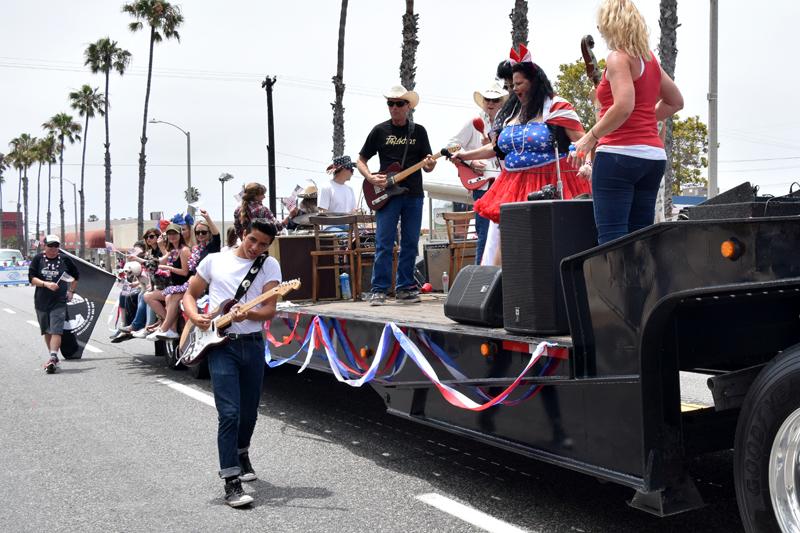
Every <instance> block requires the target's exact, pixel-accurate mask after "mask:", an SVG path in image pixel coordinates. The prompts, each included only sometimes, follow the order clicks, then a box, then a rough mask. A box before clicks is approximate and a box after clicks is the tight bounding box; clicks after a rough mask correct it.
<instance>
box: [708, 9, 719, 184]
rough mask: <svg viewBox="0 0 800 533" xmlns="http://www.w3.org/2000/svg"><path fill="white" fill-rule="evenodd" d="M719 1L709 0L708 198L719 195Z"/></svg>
mask: <svg viewBox="0 0 800 533" xmlns="http://www.w3.org/2000/svg"><path fill="white" fill-rule="evenodd" d="M718 2H719V0H710V6H711V16H710V21H709V25H710V28H709V46H708V197H709V198H713V197H714V196H716V195H717V194H718V193H719V187H718V186H717V145H718V144H719V142H718V140H717V48H718V46H717V45H718V42H717V41H718V35H719V31H718V30H719V24H718V19H717V11H718V6H719V3H718Z"/></svg>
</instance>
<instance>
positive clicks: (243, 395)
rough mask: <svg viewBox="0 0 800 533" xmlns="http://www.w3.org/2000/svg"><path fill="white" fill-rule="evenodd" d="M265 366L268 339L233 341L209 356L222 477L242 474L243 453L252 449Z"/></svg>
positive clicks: (214, 349)
mask: <svg viewBox="0 0 800 533" xmlns="http://www.w3.org/2000/svg"><path fill="white" fill-rule="evenodd" d="M264 364H265V363H264V338H263V337H261V336H260V335H259V336H258V337H252V338H244V339H237V340H229V341H228V342H227V343H226V344H224V345H222V346H218V347H216V348H212V350H211V352H210V353H209V356H208V370H209V372H210V374H211V385H212V387H213V389H214V402H215V403H216V405H217V415H218V420H219V425H218V427H217V450H218V451H219V476H220V477H222V478H226V477H232V476H238V475H239V474H240V473H241V472H242V468H241V466H240V465H239V453H241V452H245V451H247V449H248V448H249V447H250V438H251V437H252V436H253V430H254V429H255V427H256V418H258V404H259V401H260V400H261V383H262V382H263V381H264Z"/></svg>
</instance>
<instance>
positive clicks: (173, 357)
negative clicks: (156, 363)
mask: <svg viewBox="0 0 800 533" xmlns="http://www.w3.org/2000/svg"><path fill="white" fill-rule="evenodd" d="M166 347H167V353H166V356H167V357H166V358H167V367H168V368H171V369H173V370H182V369H184V368H186V367H185V366H183V365H182V364H181V363H180V361H178V359H179V358H180V353H181V351H180V349H179V348H178V341H177V340H168V341H166Z"/></svg>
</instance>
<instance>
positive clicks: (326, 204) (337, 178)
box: [317, 155, 356, 213]
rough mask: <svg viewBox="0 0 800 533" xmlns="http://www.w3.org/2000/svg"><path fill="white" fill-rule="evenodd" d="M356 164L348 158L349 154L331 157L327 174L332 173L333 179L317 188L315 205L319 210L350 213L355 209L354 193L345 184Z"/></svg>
mask: <svg viewBox="0 0 800 533" xmlns="http://www.w3.org/2000/svg"><path fill="white" fill-rule="evenodd" d="M355 166H356V164H355V163H353V162H352V161H351V160H350V156H349V155H341V156H339V157H335V158H334V159H333V163H331V164H330V165H329V166H328V169H327V171H328V174H333V179H331V181H329V182H328V183H327V184H325V185H323V186H322V188H321V189H320V190H319V199H318V201H317V206H318V207H319V210H320V211H329V212H331V213H352V212H353V211H355V209H356V195H355V194H354V193H353V189H351V188H350V186H349V185H347V182H348V181H350V178H352V177H353V169H354V168H355Z"/></svg>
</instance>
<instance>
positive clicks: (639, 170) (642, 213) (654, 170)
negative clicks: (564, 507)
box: [592, 152, 666, 244]
mask: <svg viewBox="0 0 800 533" xmlns="http://www.w3.org/2000/svg"><path fill="white" fill-rule="evenodd" d="M665 167H666V161H663V160H654V159H642V158H640V157H631V156H627V155H618V154H611V153H607V152H598V153H597V155H595V158H594V169H593V170H592V197H593V199H594V220H595V223H596V224H597V242H598V243H599V244H603V243H606V242H608V241H613V240H614V239H618V238H619V237H622V236H623V235H627V234H628V233H630V232H632V231H636V230H638V229H642V228H644V227H647V226H649V225H650V224H652V223H653V218H654V216H655V207H656V196H658V186H659V185H660V184H661V178H662V177H663V176H664V169H665Z"/></svg>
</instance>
